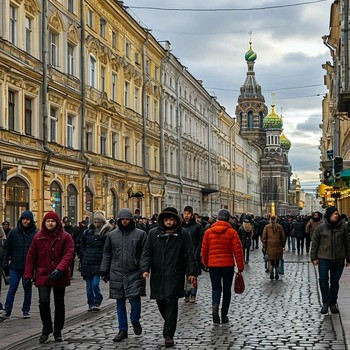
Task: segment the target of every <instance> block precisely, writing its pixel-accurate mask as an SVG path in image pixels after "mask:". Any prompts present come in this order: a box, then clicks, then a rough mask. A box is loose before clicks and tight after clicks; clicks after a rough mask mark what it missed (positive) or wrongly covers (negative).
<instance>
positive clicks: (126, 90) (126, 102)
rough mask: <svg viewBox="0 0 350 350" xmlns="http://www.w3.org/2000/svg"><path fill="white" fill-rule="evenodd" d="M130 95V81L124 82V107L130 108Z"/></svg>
mask: <svg viewBox="0 0 350 350" xmlns="http://www.w3.org/2000/svg"><path fill="white" fill-rule="evenodd" d="M129 95H130V83H129V82H128V81H125V82H124V105H125V107H129Z"/></svg>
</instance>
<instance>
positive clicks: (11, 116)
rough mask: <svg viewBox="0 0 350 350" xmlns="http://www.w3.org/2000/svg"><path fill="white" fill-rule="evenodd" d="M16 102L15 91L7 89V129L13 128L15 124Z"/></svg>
mask: <svg viewBox="0 0 350 350" xmlns="http://www.w3.org/2000/svg"><path fill="white" fill-rule="evenodd" d="M16 102H17V92H15V91H11V90H9V91H8V120H7V122H8V128H9V130H15V126H16Z"/></svg>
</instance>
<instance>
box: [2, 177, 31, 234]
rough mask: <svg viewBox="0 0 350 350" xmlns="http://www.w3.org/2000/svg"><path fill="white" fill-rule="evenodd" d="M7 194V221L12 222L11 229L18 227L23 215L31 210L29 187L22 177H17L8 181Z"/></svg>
mask: <svg viewBox="0 0 350 350" xmlns="http://www.w3.org/2000/svg"><path fill="white" fill-rule="evenodd" d="M5 193H6V211H5V220H7V221H9V222H10V225H11V227H16V225H17V221H18V219H19V217H20V215H21V213H22V212H23V211H24V210H28V209H30V208H29V187H28V185H27V184H26V183H25V182H24V181H23V180H22V179H21V178H20V177H17V176H16V177H13V178H12V179H10V180H8V181H7V184H6V187H5Z"/></svg>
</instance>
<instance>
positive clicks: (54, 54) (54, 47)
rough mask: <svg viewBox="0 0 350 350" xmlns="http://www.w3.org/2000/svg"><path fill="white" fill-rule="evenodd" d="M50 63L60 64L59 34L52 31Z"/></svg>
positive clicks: (53, 64)
mask: <svg viewBox="0 0 350 350" xmlns="http://www.w3.org/2000/svg"><path fill="white" fill-rule="evenodd" d="M50 64H51V65H52V66H58V35H56V34H55V33H53V32H50Z"/></svg>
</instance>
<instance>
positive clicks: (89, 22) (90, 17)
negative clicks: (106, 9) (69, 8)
mask: <svg viewBox="0 0 350 350" xmlns="http://www.w3.org/2000/svg"><path fill="white" fill-rule="evenodd" d="M87 25H88V26H89V27H90V28H93V26H94V13H93V12H92V10H90V9H88V12H87Z"/></svg>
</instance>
